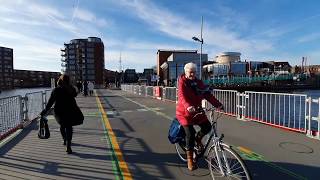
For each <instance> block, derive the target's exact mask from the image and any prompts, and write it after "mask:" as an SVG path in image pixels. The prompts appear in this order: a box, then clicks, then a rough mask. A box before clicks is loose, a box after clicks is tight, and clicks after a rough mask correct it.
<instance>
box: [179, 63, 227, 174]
mask: <svg viewBox="0 0 320 180" xmlns="http://www.w3.org/2000/svg"><path fill="white" fill-rule="evenodd" d="M196 72H197V66H196V65H195V64H194V63H191V62H190V63H187V64H186V65H185V66H184V74H182V75H181V76H180V77H179V83H178V103H177V107H176V117H177V119H178V121H179V122H180V124H181V125H182V126H183V128H184V131H185V134H186V149H187V160H188V161H187V164H188V169H189V170H191V171H192V170H194V169H196V168H197V166H196V164H195V162H194V160H193V149H194V146H195V142H197V144H198V146H199V147H200V148H203V145H202V143H201V139H202V138H203V136H205V135H206V134H207V133H209V132H210V130H211V123H210V122H209V120H208V118H207V116H206V115H205V114H203V115H201V116H197V117H195V118H194V114H195V113H196V107H201V101H202V100H203V99H206V100H208V101H209V102H210V103H211V104H212V105H213V106H215V107H217V108H222V104H221V103H220V102H219V101H218V100H217V99H216V98H215V97H214V96H213V95H212V94H211V93H202V91H201V90H203V89H205V88H206V86H205V85H204V83H203V82H202V81H201V80H200V79H197V77H196ZM194 125H198V126H200V128H201V130H200V131H199V132H198V133H197V134H195V133H196V132H195V130H194V128H193V126H194Z"/></svg>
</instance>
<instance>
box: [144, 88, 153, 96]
mask: <svg viewBox="0 0 320 180" xmlns="http://www.w3.org/2000/svg"><path fill="white" fill-rule="evenodd" d="M146 92H147V93H146V95H147V96H151V97H152V96H153V86H147V87H146Z"/></svg>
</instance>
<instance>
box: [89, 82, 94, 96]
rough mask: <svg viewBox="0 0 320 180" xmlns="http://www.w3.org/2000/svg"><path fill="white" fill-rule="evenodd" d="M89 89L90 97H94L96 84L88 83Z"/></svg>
mask: <svg viewBox="0 0 320 180" xmlns="http://www.w3.org/2000/svg"><path fill="white" fill-rule="evenodd" d="M88 89H89V95H90V96H92V95H93V89H94V84H93V82H92V81H89V82H88Z"/></svg>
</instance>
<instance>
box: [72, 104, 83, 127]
mask: <svg viewBox="0 0 320 180" xmlns="http://www.w3.org/2000/svg"><path fill="white" fill-rule="evenodd" d="M75 107H76V108H75V114H74V117H73V123H72V126H77V125H81V124H83V120H84V116H83V113H82V111H81V109H80V108H79V107H78V106H77V105H76V106H75Z"/></svg>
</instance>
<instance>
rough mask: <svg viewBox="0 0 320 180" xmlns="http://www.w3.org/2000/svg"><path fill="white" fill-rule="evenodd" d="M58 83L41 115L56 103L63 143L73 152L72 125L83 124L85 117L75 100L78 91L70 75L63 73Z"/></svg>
mask: <svg viewBox="0 0 320 180" xmlns="http://www.w3.org/2000/svg"><path fill="white" fill-rule="evenodd" d="M57 84H58V86H57V87H56V88H54V89H53V90H52V93H51V96H50V98H49V101H48V104H47V106H46V108H45V109H44V110H43V111H42V112H41V116H45V115H46V114H47V113H48V111H49V110H50V108H51V106H52V105H53V104H54V116H55V119H56V120H57V122H58V124H60V132H61V135H62V138H63V145H66V152H67V153H68V154H71V153H72V150H71V140H72V134H73V128H72V126H76V125H80V124H82V123H83V119H84V117H83V114H82V112H81V110H80V108H79V107H78V105H77V102H76V100H75V97H76V96H77V92H76V89H75V88H74V87H73V86H72V85H71V84H70V79H69V76H67V75H61V76H60V78H59V80H58V83H57Z"/></svg>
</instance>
